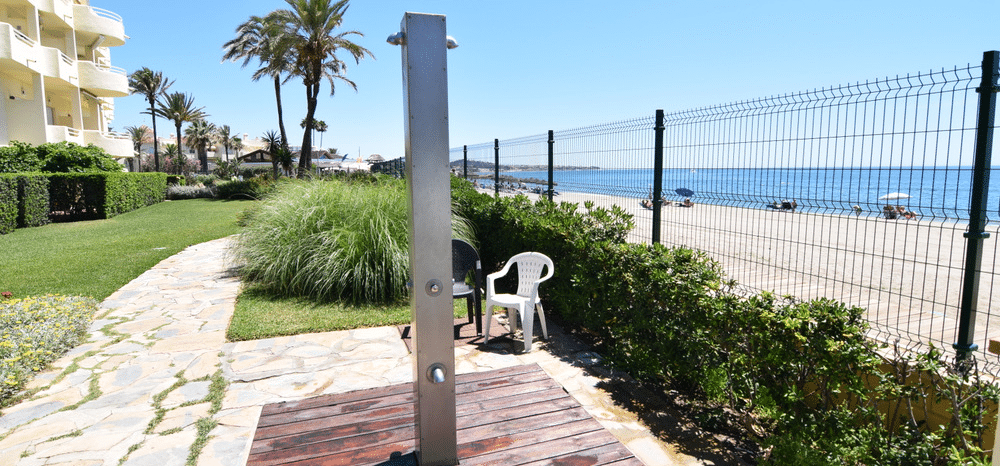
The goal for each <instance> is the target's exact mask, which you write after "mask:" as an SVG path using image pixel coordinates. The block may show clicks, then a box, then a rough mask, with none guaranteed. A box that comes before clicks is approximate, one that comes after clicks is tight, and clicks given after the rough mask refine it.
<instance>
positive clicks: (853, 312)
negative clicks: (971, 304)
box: [452, 179, 998, 466]
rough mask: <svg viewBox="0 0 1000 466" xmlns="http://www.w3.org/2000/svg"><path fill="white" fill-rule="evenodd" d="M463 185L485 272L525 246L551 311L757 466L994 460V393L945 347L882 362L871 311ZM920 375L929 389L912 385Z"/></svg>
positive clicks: (627, 223)
mask: <svg viewBox="0 0 1000 466" xmlns="http://www.w3.org/2000/svg"><path fill="white" fill-rule="evenodd" d="M467 185H468V183H466V182H464V181H461V180H458V179H455V181H453V183H452V195H453V198H454V199H455V200H456V205H457V206H458V213H459V214H460V215H464V216H465V217H466V218H468V219H469V220H470V221H471V222H472V223H473V225H474V227H475V231H476V238H477V243H478V246H479V250H480V256H481V258H482V261H483V262H482V263H483V269H484V271H485V272H486V273H490V272H493V271H496V270H499V268H500V266H502V265H503V263H504V261H506V260H507V259H508V258H509V257H511V256H512V255H514V254H516V253H519V252H523V251H538V252H542V253H544V254H546V255H548V256H549V257H551V258H552V259H553V261H554V262H555V274H554V275H553V277H552V279H550V280H549V281H547V282H546V283H545V284H543V285H542V286H541V287H540V288H539V294H540V295H541V297H542V299H543V301H544V302H545V307H546V309H547V310H550V311H555V312H557V313H558V316H557V317H560V318H561V319H560V320H561V321H562V323H563V324H564V325H566V326H567V327H568V328H569V329H570V330H572V331H577V332H580V334H583V335H588V336H589V337H590V338H591V339H592V343H593V344H594V345H595V349H596V350H597V351H599V352H601V353H602V354H604V355H605V356H606V357H607V361H608V362H609V363H610V364H612V365H613V366H615V367H617V368H619V369H622V370H624V371H626V372H628V373H629V374H630V375H632V376H633V377H635V378H636V379H637V380H639V381H640V382H641V383H643V384H645V385H647V386H648V387H650V388H656V389H660V390H663V391H665V392H666V391H677V392H679V393H683V398H684V399H685V403H686V404H687V405H688V408H689V409H691V410H693V412H694V416H695V418H697V419H699V420H700V423H701V424H702V426H701V427H702V428H706V429H709V430H717V431H722V432H727V433H732V432H733V431H738V432H739V434H738V435H739V436H742V437H745V438H747V439H749V440H750V441H751V442H756V443H757V444H758V445H759V446H760V449H759V450H758V453H759V454H760V453H762V452H763V451H765V450H766V451H768V452H769V454H770V458H762V457H757V458H756V460H759V461H760V462H761V464H775V465H825V464H829V465H840V464H866V465H869V466H873V465H899V464H928V465H938V464H941V465H944V464H961V465H986V464H988V461H987V458H988V453H987V452H984V449H983V447H984V439H987V438H989V435H988V434H990V433H991V432H992V427H990V420H989V417H990V416H994V415H995V409H992V408H985V406H988V405H989V403H990V402H991V400H992V401H993V402H995V400H996V399H997V396H998V389H997V387H996V386H994V385H992V384H991V383H990V382H989V381H986V380H983V379H981V378H979V377H978V374H976V373H975V372H974V371H973V372H972V373H970V374H956V373H955V372H949V371H946V370H944V367H945V365H944V364H942V363H941V362H940V361H942V360H943V355H942V354H941V352H940V351H936V350H932V351H931V352H930V353H928V354H925V355H921V356H919V357H917V358H916V360H914V358H913V357H906V356H900V355H899V354H897V356H896V358H895V359H884V358H883V356H882V354H881V353H880V352H879V348H877V347H876V345H875V344H874V343H873V342H871V341H870V340H868V339H867V338H866V337H865V334H866V331H867V328H868V327H867V322H866V321H865V319H864V310H863V309H861V308H856V307H849V306H846V305H844V304H843V303H839V302H836V301H832V300H826V299H817V300H812V301H808V302H798V301H795V300H794V299H791V298H785V297H781V298H779V297H776V296H774V295H772V294H769V293H761V294H759V295H755V296H745V295H743V294H737V293H736V292H735V289H736V288H735V287H736V284H735V283H734V282H731V281H728V280H726V278H725V275H724V273H723V271H722V269H721V268H720V267H719V265H718V264H717V263H716V262H715V261H713V260H712V259H711V258H709V257H707V256H706V255H705V254H703V253H700V252H696V251H692V250H688V249H684V248H666V247H663V246H659V245H654V246H649V245H637V244H626V243H625V242H624V239H625V234H626V233H627V232H628V231H629V230H630V229H631V228H632V225H633V223H632V218H631V216H630V215H628V214H627V213H625V212H624V211H622V210H621V209H619V208H612V209H603V208H595V207H594V206H592V205H589V204H585V205H584V206H583V208H582V209H581V208H580V206H577V205H574V204H567V203H560V204H554V203H551V202H548V201H544V200H541V201H538V202H535V203H532V202H530V201H529V200H528V199H527V198H525V197H523V196H520V197H513V198H510V197H507V198H498V199H494V198H492V197H491V196H488V195H484V194H480V193H477V192H475V191H474V190H472V189H471V187H470V186H467ZM503 286H506V287H508V288H507V289H504V288H503ZM512 286H513V283H510V282H508V283H505V284H500V285H498V289H499V290H500V291H506V290H508V289H510V288H509V287H512ZM886 367H888V370H883V369H885V368H886ZM918 371H922V373H923V374H925V375H924V379H927V378H930V379H932V380H933V387H932V389H931V390H930V391H924V390H921V389H919V388H916V387H914V386H913V380H914V379H917V380H919V379H920V377H917V376H914V375H913V374H916V373H918ZM900 374H902V375H900ZM907 374H909V375H907ZM942 400H943V401H942ZM935 402H944V403H947V409H948V412H950V413H954V415H953V416H951V419H950V422H947V425H941V424H939V423H936V422H935V423H931V422H929V421H930V420H927V421H925V419H926V418H925V415H926V413H927V412H928V411H929V410H928V409H927V406H929V404H933V403H935ZM887 406H893V407H894V408H893V409H892V410H889V409H886V407H887ZM890 412H891V413H894V414H892V415H890V414H887V413H890ZM984 413H986V414H985V415H984ZM986 449H987V450H988V448H986ZM761 456H763V455H761Z"/></svg>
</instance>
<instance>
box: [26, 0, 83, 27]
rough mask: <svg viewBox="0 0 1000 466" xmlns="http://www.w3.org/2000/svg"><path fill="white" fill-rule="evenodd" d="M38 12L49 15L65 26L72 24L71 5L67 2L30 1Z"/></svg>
mask: <svg viewBox="0 0 1000 466" xmlns="http://www.w3.org/2000/svg"><path fill="white" fill-rule="evenodd" d="M31 3H33V4H34V5H35V8H38V11H39V12H45V13H51V14H53V15H54V16H55V17H57V18H59V20H60V21H62V22H64V23H66V24H67V25H72V24H73V4H72V3H70V1H69V0H31Z"/></svg>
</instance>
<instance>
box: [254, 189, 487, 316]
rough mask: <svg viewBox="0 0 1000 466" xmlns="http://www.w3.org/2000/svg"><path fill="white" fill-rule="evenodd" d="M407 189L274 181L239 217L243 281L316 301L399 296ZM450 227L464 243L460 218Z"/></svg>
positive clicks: (465, 232)
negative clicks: (274, 185)
mask: <svg viewBox="0 0 1000 466" xmlns="http://www.w3.org/2000/svg"><path fill="white" fill-rule="evenodd" d="M404 186H405V185H404V184H403V183H401V182H398V181H396V180H392V179H387V178H379V179H378V180H377V182H375V183H346V182H342V181H289V182H284V183H279V184H278V189H277V191H276V192H275V193H273V194H272V195H270V196H268V197H267V198H265V200H264V201H263V202H262V203H261V204H260V205H259V206H257V208H256V209H255V210H254V212H253V214H252V215H250V216H248V217H247V218H244V219H243V220H244V221H245V222H247V223H248V226H247V227H246V228H245V229H244V230H243V233H241V234H240V235H239V237H238V239H237V244H236V247H235V251H234V254H235V258H236V261H237V262H238V264H240V265H241V274H242V276H243V278H244V279H245V280H247V281H248V282H256V283H257V284H259V285H261V286H262V287H265V288H267V289H269V290H270V291H273V292H275V293H276V294H279V295H283V296H303V297H308V298H311V299H314V300H317V301H332V300H344V301H347V302H354V303H358V302H395V301H398V300H400V299H402V298H403V297H404V296H406V281H407V277H408V270H409V268H408V264H409V257H408V244H407V217H408V214H407V201H406V190H405V189H404ZM452 223H453V225H452V230H453V234H454V235H455V237H458V238H463V239H468V238H469V236H470V234H469V232H468V228H467V227H466V226H465V224H464V221H462V219H460V218H458V217H454V219H453V222H452Z"/></svg>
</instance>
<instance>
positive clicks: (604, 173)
mask: <svg viewBox="0 0 1000 466" xmlns="http://www.w3.org/2000/svg"><path fill="white" fill-rule="evenodd" d="M652 128H653V119H652V117H649V118H637V119H632V120H625V121H619V122H614V123H608V124H604V125H595V126H589V127H585V128H579V129H574V130H568V131H556V132H555V133H554V141H555V142H554V144H553V146H554V147H553V165H554V167H553V168H554V171H553V175H554V178H555V180H556V182H557V183H558V186H557V187H556V190H557V192H558V193H559V196H558V197H556V198H554V200H558V201H566V202H574V203H577V204H580V208H583V204H584V202H585V201H591V202H593V203H594V205H595V206H598V207H604V208H611V207H612V206H613V205H617V206H619V207H622V208H624V209H625V210H626V211H628V212H629V213H631V214H633V215H635V217H636V224H637V227H636V228H635V229H634V230H633V231H632V233H631V234H630V236H629V241H632V242H642V243H648V242H649V241H650V231H651V227H650V222H651V215H650V212H651V211H650V210H649V209H648V208H646V207H643V205H645V204H642V202H643V200H644V199H648V198H649V197H650V196H651V194H652V183H653V170H652V167H653V132H652ZM650 207H651V205H650Z"/></svg>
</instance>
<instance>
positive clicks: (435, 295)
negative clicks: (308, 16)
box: [388, 13, 458, 466]
mask: <svg viewBox="0 0 1000 466" xmlns="http://www.w3.org/2000/svg"><path fill="white" fill-rule="evenodd" d="M400 29H401V31H400V32H399V33H397V34H393V35H392V36H390V37H389V39H388V41H389V42H390V43H393V44H396V45H401V46H402V51H403V94H404V95H403V116H404V118H405V122H404V126H405V139H406V141H405V143H406V147H405V155H406V184H407V187H408V189H409V195H410V201H409V210H410V225H409V229H410V269H411V276H410V278H411V280H412V281H411V283H413V287H412V290H411V293H410V304H411V309H412V313H413V319H412V320H413V323H412V331H413V348H414V352H415V353H416V356H417V357H416V363H415V365H414V366H413V379H414V384H413V387H414V391H415V393H414V395H415V404H416V406H415V410H416V417H415V420H416V452H417V457H418V461H419V462H420V465H421V466H439V465H455V464H458V452H457V450H458V446H457V438H456V425H455V424H456V420H455V348H454V334H453V328H454V317H453V315H452V297H451V293H452V283H451V181H450V180H449V176H451V174H450V171H449V169H448V168H449V167H448V149H449V148H448V64H447V57H446V55H447V48H453V46H454V41H453V40H449V38H448V37H447V35H446V34H445V17H444V16H442V15H431V14H422V13H406V14H404V15H403V21H402V23H401V24H400Z"/></svg>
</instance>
